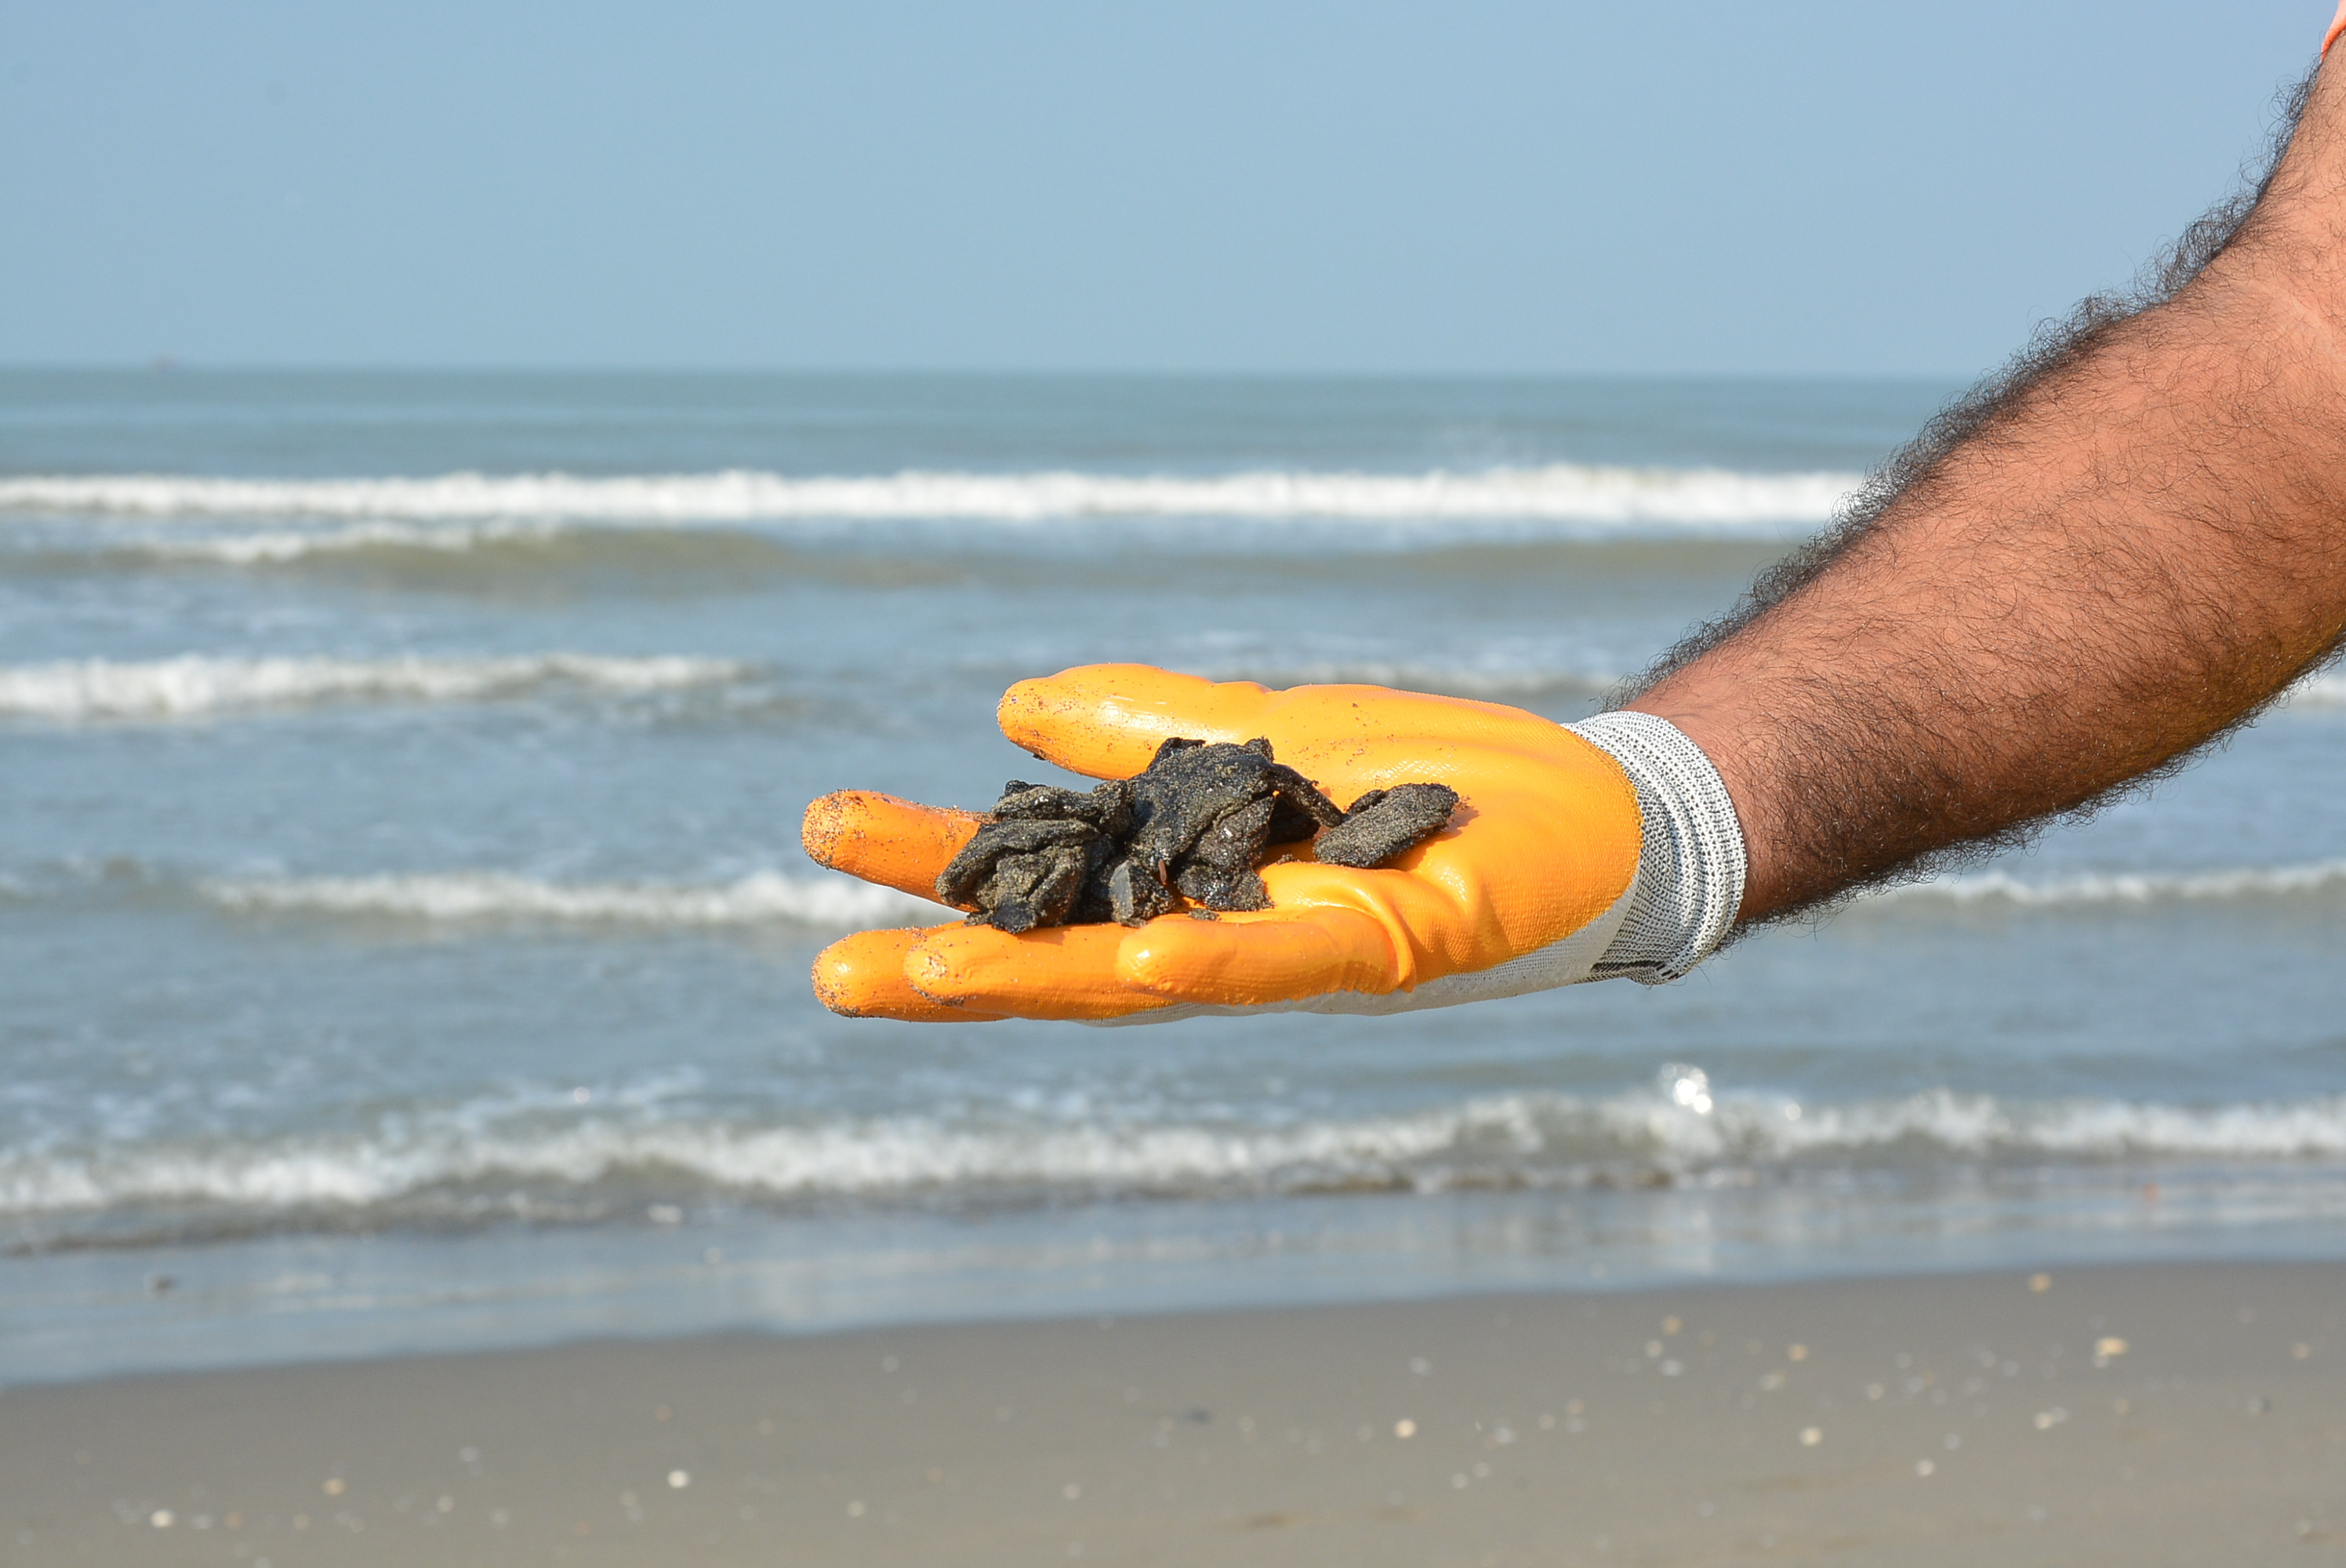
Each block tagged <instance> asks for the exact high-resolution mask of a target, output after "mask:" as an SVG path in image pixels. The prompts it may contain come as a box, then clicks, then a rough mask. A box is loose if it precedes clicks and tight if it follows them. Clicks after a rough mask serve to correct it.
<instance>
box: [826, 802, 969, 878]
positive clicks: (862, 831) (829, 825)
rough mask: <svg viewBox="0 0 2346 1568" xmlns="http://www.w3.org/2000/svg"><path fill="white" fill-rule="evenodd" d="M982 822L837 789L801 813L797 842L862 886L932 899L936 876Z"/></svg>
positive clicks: (966, 815)
mask: <svg viewBox="0 0 2346 1568" xmlns="http://www.w3.org/2000/svg"><path fill="white" fill-rule="evenodd" d="M983 821H984V818H982V817H980V816H978V815H977V814H976V813H974V812H971V811H956V810H953V809H948V808H943V807H937V806H922V805H917V804H915V803H914V802H913V801H910V800H900V799H897V798H896V797H895V796H893V795H882V794H880V793H879V792H878V791H876V790H872V789H841V790H839V791H837V792H836V793H833V794H830V795H825V796H824V797H823V798H822V799H820V800H817V801H815V802H814V803H813V804H812V805H811V806H809V807H808V808H807V809H806V820H805V821H804V822H803V823H801V826H800V828H799V841H800V842H801V843H802V844H804V845H805V846H806V852H807V853H808V855H809V856H811V857H812V858H813V860H815V861H816V863H818V864H820V865H825V866H829V867H830V868H831V870H833V871H845V872H847V873H848V874H849V875H850V876H856V877H862V879H863V880H864V881H867V882H878V883H880V884H881V885H882V886H883V887H891V888H894V889H896V890H897V891H900V892H907V893H911V894H912V895H913V897H915V898H923V899H933V898H935V897H936V896H937V873H938V872H939V871H943V870H944V869H945V863H946V862H947V861H949V860H952V859H953V858H954V856H955V855H958V854H960V853H961V851H962V846H963V845H964V844H966V843H968V842H969V841H970V840H971V839H972V838H974V837H975V836H976V834H977V830H978V825H979V824H980V823H981V822H983Z"/></svg>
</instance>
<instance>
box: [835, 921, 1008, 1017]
mask: <svg viewBox="0 0 2346 1568" xmlns="http://www.w3.org/2000/svg"><path fill="white" fill-rule="evenodd" d="M938 929H940V930H946V931H950V930H952V929H953V928H952V927H950V926H945V927H940V928H938ZM928 934H929V933H928V932H925V931H922V930H919V929H917V928H915V929H913V930H908V931H860V932H856V933H855V934H854V935H853V936H850V937H842V938H841V939H840V940H839V941H837V942H832V943H831V945H830V946H829V947H827V948H824V949H823V950H822V951H821V952H819V953H817V954H816V955H815V961H814V994H815V999H816V1000H817V1001H819V1002H821V1003H822V1004H823V1005H824V1006H825V1007H828V1008H830V1009H831V1011H832V1012H833V1013H838V1014H840V1015H841V1017H845V1018H901V1019H903V1020H904V1021H906V1022H907V1023H994V1022H996V1021H997V1020H999V1019H1000V1018H1001V1016H1002V1014H1000V1013H974V1012H971V1011H970V1010H969V1009H967V1008H964V1007H954V1006H951V1005H949V1004H947V1003H942V1002H936V1001H933V1000H931V999H930V998H928V997H926V996H923V995H922V994H921V993H919V992H917V991H915V990H913V987H912V985H911V984H910V983H908V982H907V981H906V980H905V979H904V955H905V954H906V953H908V952H911V951H912V950H913V947H914V946H916V945H917V944H918V943H919V942H920V941H921V939H922V938H923V937H925V936H927V935H928Z"/></svg>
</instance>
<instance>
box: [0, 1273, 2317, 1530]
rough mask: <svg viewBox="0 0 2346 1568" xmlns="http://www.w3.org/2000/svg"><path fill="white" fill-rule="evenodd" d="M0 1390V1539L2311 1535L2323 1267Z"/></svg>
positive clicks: (1688, 1292)
mask: <svg viewBox="0 0 2346 1568" xmlns="http://www.w3.org/2000/svg"><path fill="white" fill-rule="evenodd" d="M2042 1286H2043V1288H2032V1281H2031V1280H2030V1278H2028V1277H2026V1276H2025V1275H2021V1274H2008V1273H2007V1274H1992V1275H1974V1276H1954V1277H1923V1278H1891V1279H1875V1280H1839V1281H1825V1282H1811V1283H1800V1284H1787V1285H1768V1286H1751V1287H1732V1288H1680V1289H1671V1290H1665V1291H1655V1292H1642V1293H1637V1294H1624V1295H1615V1296H1593V1297H1592V1296H1546V1297H1534V1298H1526V1297H1510V1298H1500V1297H1480V1298H1467V1299H1458V1300H1449V1301H1439V1302H1425V1303H1406V1304H1393V1305H1366V1306H1349V1307H1335V1308H1298V1309H1292V1310H1280V1311H1244V1312H1226V1313H1204V1314H1189V1315H1183V1316H1168V1317H1163V1318H1128V1319H1108V1320H1100V1319H1081V1320H1076V1321H1060V1322H1046V1323H994V1324H975V1325H969V1326H963V1327H947V1328H915V1329H885V1330H872V1331H864V1332H858V1333H852V1334H836V1335H826V1336H821V1337H808V1338H798V1339H785V1338H764V1337H753V1336H730V1337H723V1338H712V1339H691V1340H684V1341H668V1342H651V1343H645V1342H618V1343H610V1342H606V1343H592V1344H579V1345H568V1346H562V1347H556V1348H553V1349H541V1350H529V1351H518V1352H498V1353H490V1354H483V1355H475V1356H437V1357H424V1358H414V1359H399V1360H382V1361H373V1362H363V1363H354V1364H342V1365H332V1366H317V1367H291V1368H271V1369H254V1370H247V1371H230V1372H219V1373H203V1374H196V1375H189V1376H173V1377H150V1378H128V1379H119V1380H109V1381H104V1382H96V1383H83V1384H73V1385H65V1386H58V1387H46V1388H44V1387H29V1388H17V1389H11V1390H5V1391H0V1454H5V1464H0V1548H5V1553H0V1555H5V1561H6V1562H8V1563H22V1564H26V1565H32V1564H47V1563H138V1564H146V1563H156V1564H161V1563H247V1564H261V1563H265V1564H267V1568H308V1565H310V1564H369V1563H435V1564H439V1563H446V1564H471V1563H481V1564H493V1563H494V1564H513V1563H582V1564H586V1563H646V1564H650V1563H660V1564H678V1563H760V1564H776V1563H955V1564H964V1563H966V1564H989V1563H1069V1562H1080V1563H1199V1564H1209V1563H1211V1564H1223V1563H1239V1564H1243V1563H1308V1564H1318V1563H1329V1564H1337V1563H1342V1564H1360V1563H1369V1564H1376V1563H1461V1564H1465V1563H1477V1564H1481V1563H1490V1564H1501V1563H1645V1564H1655V1563H1705V1564H1718V1563H1746V1562H1750V1563H1762V1562H1764V1563H1804V1562H1828V1561H1830V1562H1836V1563H1869V1564H1872V1563H1895V1564H1904V1563H1931V1564H1939V1563H1944V1564H1950V1565H1952V1564H1958V1563H1961V1564H1967V1565H1968V1564H1979V1563H1996V1564H2029V1563H2111V1564H2121V1563H2123V1564H2129V1565H2144V1564H2162V1563H2175V1564H2184V1563H2193V1564H2202V1563H2204V1564H2227V1565H2238V1564H2255V1563H2323V1562H2339V1563H2346V1266H2341V1265H2331V1264H2306V1265H2290V1264H2273V1265H2222V1266H2158V1267H2143V1268H2099V1269H2077V1270H2056V1271H2055V1272H2054V1273H2053V1274H2052V1276H2051V1277H2050V1278H2049V1279H2047V1280H2045V1281H2043V1282H2042Z"/></svg>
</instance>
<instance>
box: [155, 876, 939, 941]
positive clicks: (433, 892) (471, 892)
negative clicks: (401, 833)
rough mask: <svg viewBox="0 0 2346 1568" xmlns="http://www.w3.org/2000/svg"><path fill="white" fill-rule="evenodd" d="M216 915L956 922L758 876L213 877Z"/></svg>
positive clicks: (847, 889) (899, 898) (928, 908)
mask: <svg viewBox="0 0 2346 1568" xmlns="http://www.w3.org/2000/svg"><path fill="white" fill-rule="evenodd" d="M197 891H198V892H199V894H200V895H201V896H202V897H203V898H204V899H205V900H207V901H209V902H211V903H213V904H215V905H217V906H219V908H222V909H226V910H230V911H235V912H238V913H247V914H286V913H309V914H329V915H344V916H350V917H353V918H363V919H374V920H394V921H424V922H433V923H452V922H496V921H556V922H564V923H573V924H605V925H651V926H686V927H691V926H742V925H763V924H769V923H772V922H774V921H792V922H796V923H798V924H801V925H814V926H830V927H839V928H842V929H845V928H852V927H857V926H866V925H890V924H904V923H908V922H916V921H917V922H921V923H926V924H934V923H936V922H938V921H946V920H951V919H953V918H954V914H953V911H951V910H948V909H946V908H944V907H943V905H940V904H934V903H931V902H929V901H927V900H925V899H916V898H913V897H912V896H911V895H910V894H907V893H900V892H897V891H894V890H893V889H891V888H882V887H875V886H873V885H872V884H871V883H869V882H860V881H855V880H854V879H852V878H850V877H843V876H825V877H821V878H811V877H809V878H799V877H786V876H783V875H781V874H780V872H777V871H757V872H753V873H751V874H750V875H749V876H745V877H741V878H739V879H738V880H736V881H729V882H719V883H713V884H702V885H694V884H689V883H676V882H549V881H536V880H535V879H532V878H528V877H517V876H509V875H505V874H504V873H502V872H495V871H459V872H450V873H442V874H423V875H414V876H366V877H260V878H245V879H216V880H212V881H204V882H200V883H199V884H198V885H197Z"/></svg>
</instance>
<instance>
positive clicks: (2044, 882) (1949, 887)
mask: <svg viewBox="0 0 2346 1568" xmlns="http://www.w3.org/2000/svg"><path fill="white" fill-rule="evenodd" d="M2336 892H2346V860H2314V861H2310V862H2308V863H2305V864H2302V865H2294V866H2258V867H2225V868H2222V869H2219V870H2215V871H2100V872H2087V873H2082V874H2079V875H2076V876H2067V877H2044V878H2031V879H2024V878H2021V877H2015V876H2014V875H2013V874H2012V873H2011V872H2009V871H1984V872H1980V873H1977V874H1974V875H1970V876H1959V877H1946V878H1943V879H1940V880H1938V881H1927V882H1915V883H1913V884H1910V885H1908V886H1905V887H1895V888H1888V889H1885V890H1883V891H1881V892H1878V893H1874V894H1872V895H1871V896H1870V897H1868V898H1867V899H1866V900H1865V902H1867V903H1874V904H1883V903H1888V904H1917V903H1931V902H1938V903H1952V904H1958V905H1989V904H2006V905H2015V906H2018V907H2021V908H2028V909H2045V908H2062V907H2069V906H2083V905H2093V904H2158V903H2183V902H2208V901H2245V900H2252V899H2273V898H2299V897H2305V896H2309V895H2315V894H2324V893H2336Z"/></svg>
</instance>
